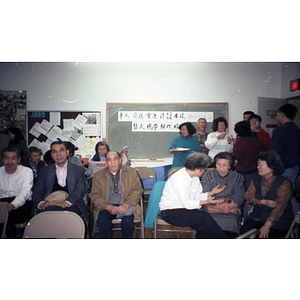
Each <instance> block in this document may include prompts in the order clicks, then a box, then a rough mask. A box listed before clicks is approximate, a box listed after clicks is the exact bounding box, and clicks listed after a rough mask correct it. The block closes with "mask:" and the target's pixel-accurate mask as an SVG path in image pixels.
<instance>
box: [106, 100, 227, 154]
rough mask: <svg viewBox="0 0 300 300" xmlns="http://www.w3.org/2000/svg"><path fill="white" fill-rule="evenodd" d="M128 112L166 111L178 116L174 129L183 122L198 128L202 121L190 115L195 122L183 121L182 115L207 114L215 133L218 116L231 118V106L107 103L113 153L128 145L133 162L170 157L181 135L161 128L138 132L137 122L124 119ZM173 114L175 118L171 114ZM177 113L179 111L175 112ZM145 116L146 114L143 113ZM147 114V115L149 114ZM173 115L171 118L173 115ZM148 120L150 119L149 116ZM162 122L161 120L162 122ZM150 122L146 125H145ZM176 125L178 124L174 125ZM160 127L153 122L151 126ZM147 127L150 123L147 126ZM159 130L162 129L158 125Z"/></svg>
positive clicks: (107, 128)
mask: <svg viewBox="0 0 300 300" xmlns="http://www.w3.org/2000/svg"><path fill="white" fill-rule="evenodd" d="M126 112H128V115H131V116H132V115H138V114H139V112H144V113H145V112H149V114H150V113H151V112H152V114H154V113H155V114H156V115H158V113H157V112H163V113H161V114H160V115H162V114H164V116H167V115H168V114H169V117H174V116H175V115H176V117H177V124H176V125H172V126H178V125H180V124H181V123H183V122H191V123H192V124H193V125H194V126H195V128H196V129H197V127H196V123H197V120H198V118H195V117H194V115H193V116H192V114H190V115H191V116H192V117H194V119H192V117H191V119H188V120H187V119H183V118H182V119H180V112H185V113H186V114H185V115H187V113H190V112H198V113H201V114H204V113H206V112H208V115H209V117H210V118H209V121H208V126H207V132H208V133H209V132H212V121H213V119H215V118H218V117H224V118H226V119H227V118H228V103H176V104H175V103H174V104H171V103H155V104H154V103H151V104H140V103H107V104H106V137H107V142H108V145H109V147H110V148H111V149H112V150H117V151H120V150H121V149H122V148H123V147H124V146H128V147H129V148H128V153H129V156H130V158H132V159H150V158H156V159H159V158H164V157H170V156H172V154H170V153H169V146H170V144H171V142H172V140H173V139H174V138H175V137H176V136H178V135H179V130H178V129H176V130H175V131H174V128H173V131H170V132H165V131H159V130H157V129H153V127H151V130H153V131H149V130H148V131H147V130H146V131H135V130H133V129H135V128H136V127H135V126H134V125H135V123H134V122H130V121H128V122H126V121H123V120H124V118H125V117H124V116H125V115H126ZM171 112H172V115H171ZM174 112H178V114H177V113H174ZM141 114H142V113H141ZM145 115H146V114H145ZM170 115H171V116H170ZM145 121H146V117H145ZM159 122H161V121H158V123H159ZM145 123H146V122H145ZM174 124H175V123H174ZM153 125H157V124H154V123H153V122H152V123H151V124H150V122H149V127H150V126H153ZM146 126H147V124H146ZM156 128H158V127H157V126H156Z"/></svg>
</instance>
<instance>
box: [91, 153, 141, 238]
mask: <svg viewBox="0 0 300 300" xmlns="http://www.w3.org/2000/svg"><path fill="white" fill-rule="evenodd" d="M105 157H106V164H107V167H106V168H104V169H102V170H100V171H98V172H97V173H96V174H95V175H94V178H93V184H92V191H91V193H90V199H91V203H92V205H93V206H94V208H95V209H99V210H100V212H99V215H98V218H97V226H98V228H99V237H100V238H111V227H112V222H111V221H112V220H113V219H115V218H118V219H120V218H121V219H122V221H121V232H122V237H123V238H132V235H133V230H134V221H133V220H134V217H136V218H137V217H139V216H140V215H141V209H140V206H139V204H138V202H139V201H140V199H141V197H142V193H143V188H142V185H141V181H140V178H139V176H138V174H137V172H136V170H134V169H133V168H131V167H128V166H125V165H122V164H121V163H122V159H121V157H120V154H119V153H118V152H116V151H108V152H107V153H106V154H105Z"/></svg>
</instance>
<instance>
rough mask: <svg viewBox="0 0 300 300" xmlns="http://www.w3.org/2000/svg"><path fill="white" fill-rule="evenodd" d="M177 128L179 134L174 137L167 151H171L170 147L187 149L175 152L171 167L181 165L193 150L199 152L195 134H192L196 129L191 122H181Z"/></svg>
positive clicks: (199, 147) (199, 148)
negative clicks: (186, 150)
mask: <svg viewBox="0 0 300 300" xmlns="http://www.w3.org/2000/svg"><path fill="white" fill-rule="evenodd" d="M179 130H180V136H177V137H175V138H174V140H173V141H172V143H171V145H170V147H169V152H170V153H172V149H176V148H189V151H188V152H185V153H175V154H174V158H173V164H172V168H174V167H183V166H184V162H185V159H186V158H187V157H188V155H189V154H191V153H193V152H201V146H200V144H199V141H198V139H197V138H196V137H195V136H193V134H194V133H196V129H195V127H194V126H193V124H192V123H190V122H185V123H182V124H180V125H179ZM172 154H173V153H172Z"/></svg>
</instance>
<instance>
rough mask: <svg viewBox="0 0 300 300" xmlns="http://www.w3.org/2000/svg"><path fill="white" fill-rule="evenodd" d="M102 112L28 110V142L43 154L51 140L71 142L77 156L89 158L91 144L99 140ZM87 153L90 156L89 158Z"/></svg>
mask: <svg viewBox="0 0 300 300" xmlns="http://www.w3.org/2000/svg"><path fill="white" fill-rule="evenodd" d="M101 130H102V126H101V113H100V112H99V111H97V112H96V111H94V112H79V111H28V112H27V142H28V146H29V147H30V146H36V147H38V148H40V149H42V150H43V152H44V153H45V152H46V151H48V150H49V149H50V145H51V143H52V142H53V141H55V140H57V139H60V140H63V141H70V142H72V143H73V144H74V145H75V146H76V147H77V148H78V149H79V150H78V151H76V154H79V156H81V157H89V156H90V155H92V154H94V145H95V144H96V142H97V141H98V140H101V138H102V131H101ZM90 152H91V153H90ZM89 153H90V155H89Z"/></svg>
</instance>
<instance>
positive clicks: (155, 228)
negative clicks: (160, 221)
mask: <svg viewBox="0 0 300 300" xmlns="http://www.w3.org/2000/svg"><path fill="white" fill-rule="evenodd" d="M154 238H155V239H157V221H156V220H155V222H154Z"/></svg>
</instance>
